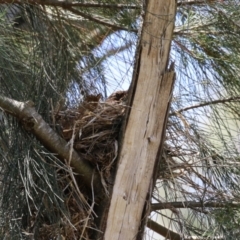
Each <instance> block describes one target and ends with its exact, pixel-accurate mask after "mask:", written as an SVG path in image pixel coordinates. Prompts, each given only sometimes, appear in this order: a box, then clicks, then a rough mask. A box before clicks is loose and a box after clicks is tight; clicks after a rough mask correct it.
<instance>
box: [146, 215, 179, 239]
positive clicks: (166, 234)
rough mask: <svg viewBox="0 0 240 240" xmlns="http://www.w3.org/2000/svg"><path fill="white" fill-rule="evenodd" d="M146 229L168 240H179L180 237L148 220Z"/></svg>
mask: <svg viewBox="0 0 240 240" xmlns="http://www.w3.org/2000/svg"><path fill="white" fill-rule="evenodd" d="M147 227H148V228H150V229H151V230H153V231H154V232H156V233H158V234H160V235H161V236H163V237H165V238H166V239H169V240H181V239H182V237H181V235H180V234H178V233H176V232H174V231H171V230H169V229H168V228H165V227H164V226H162V225H160V224H158V223H156V222H154V221H153V220H151V219H148V221H147Z"/></svg>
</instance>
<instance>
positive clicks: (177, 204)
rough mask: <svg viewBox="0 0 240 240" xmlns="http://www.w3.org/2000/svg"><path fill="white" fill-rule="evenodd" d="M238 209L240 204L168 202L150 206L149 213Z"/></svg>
mask: <svg viewBox="0 0 240 240" xmlns="http://www.w3.org/2000/svg"><path fill="white" fill-rule="evenodd" d="M203 207H208V208H224V207H231V208H239V207H240V202H195V201H185V202H168V203H153V204H152V205H151V211H156V210H161V209H169V208H203Z"/></svg>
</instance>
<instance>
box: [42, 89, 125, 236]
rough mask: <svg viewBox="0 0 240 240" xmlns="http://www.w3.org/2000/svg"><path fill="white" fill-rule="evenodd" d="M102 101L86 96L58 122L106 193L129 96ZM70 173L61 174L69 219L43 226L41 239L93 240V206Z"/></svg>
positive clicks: (116, 95)
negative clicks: (95, 172)
mask: <svg viewBox="0 0 240 240" xmlns="http://www.w3.org/2000/svg"><path fill="white" fill-rule="evenodd" d="M100 97H101V96H100V95H97V96H92V95H91V96H87V97H86V98H85V100H84V101H83V102H82V103H81V104H80V105H79V107H78V108H74V109H67V110H65V111H58V112H57V113H56V114H55V119H56V124H57V125H58V128H59V129H60V131H59V133H60V135H61V136H62V137H63V138H64V139H65V140H66V141H67V142H68V143H69V144H72V146H73V148H74V149H75V150H76V151H77V152H78V154H79V155H80V157H81V158H82V159H84V160H86V161H88V162H90V164H91V165H92V166H93V167H94V168H95V169H96V171H98V172H99V173H100V176H101V178H102V182H103V183H104V184H105V186H104V187H105V189H106V190H107V189H108V186H109V183H110V182H111V181H110V176H111V174H110V173H111V170H112V169H113V166H114V164H115V162H116V161H115V160H116V158H117V154H118V137H119V131H120V127H121V123H122V120H123V116H124V114H125V110H126V104H125V101H126V97H127V93H126V92H125V91H119V92H116V93H114V94H112V95H111V96H110V97H109V98H108V99H107V100H106V101H105V102H101V101H100ZM70 171H71V170H69V168H68V169H67V168H66V169H64V170H63V169H59V170H58V172H59V174H58V175H59V181H58V182H59V185H60V187H61V189H63V191H64V193H65V206H66V209H68V215H69V216H67V217H63V218H62V220H61V222H60V223H56V224H49V225H48V224H45V223H44V224H42V226H41V228H40V229H39V239H50V238H51V239H66V240H67V239H69V240H70V239H91V236H90V234H89V232H90V231H89V229H92V228H94V227H95V226H94V221H93V218H94V211H93V209H92V208H91V204H92V203H91V201H89V199H87V197H86V196H85V193H84V189H82V188H81V187H82V186H81V184H78V182H77V181H75V177H74V176H75V175H74V173H73V172H70Z"/></svg>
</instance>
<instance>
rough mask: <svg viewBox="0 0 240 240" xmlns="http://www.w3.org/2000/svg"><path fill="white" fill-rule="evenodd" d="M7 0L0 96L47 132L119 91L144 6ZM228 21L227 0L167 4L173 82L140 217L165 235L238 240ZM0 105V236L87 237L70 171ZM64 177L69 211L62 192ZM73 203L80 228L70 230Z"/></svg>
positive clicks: (233, 8) (83, 200)
mask: <svg viewBox="0 0 240 240" xmlns="http://www.w3.org/2000/svg"><path fill="white" fill-rule="evenodd" d="M7 2H8V1H0V4H1V14H0V33H1V34H0V96H1V97H2V96H3V97H4V96H5V97H7V98H8V99H13V100H17V101H19V102H27V101H32V102H33V103H34V107H35V110H36V111H37V112H38V114H40V115H41V116H42V118H43V120H44V121H45V122H46V123H48V124H49V126H50V127H51V128H52V129H53V130H54V131H55V132H56V133H58V131H59V130H58V126H57V125H56V124H55V122H54V116H53V112H56V111H58V110H60V109H61V110H62V109H64V110H67V109H72V108H74V107H77V106H79V104H80V103H81V102H83V101H84V99H85V97H87V96H89V95H97V94H98V93H101V94H102V96H103V99H102V101H103V100H105V98H106V97H107V95H109V94H110V93H111V92H113V91H115V90H116V89H122V88H126V80H125V85H123V79H127V78H128V79H129V78H130V77H129V76H131V67H132V66H133V62H134V56H135V54H134V50H135V48H136V45H137V40H138V37H139V35H138V34H137V32H138V28H139V27H141V21H142V17H143V15H144V10H145V9H146V6H145V1H144V2H143V3H142V2H141V1H137V0H136V1H134V0H132V1H131V2H130V1H115V0H112V1H100V2H94V3H92V2H91V3H88V2H86V1H84V2H83V1H73V2H70V1H61V2H60V1H21V3H19V1H9V3H7ZM239 15H240V4H239V3H238V1H234V0H229V1H227V0H223V1H217V0H216V1H210V0H209V1H207V0H203V1H178V3H177V14H176V17H175V29H174V35H173V39H172V49H171V54H170V59H169V63H170V62H174V65H175V70H176V83H175V88H174V93H173V98H172V102H171V110H170V113H169V119H168V125H167V131H166V136H165V139H166V144H165V147H164V151H163V153H162V155H161V157H160V159H159V166H157V167H158V173H157V180H156V182H155V188H154V191H153V193H152V198H151V202H150V203H149V204H150V209H151V215H150V216H149V218H150V217H151V219H152V220H148V221H147V226H148V227H149V228H151V229H152V230H153V231H154V232H156V233H159V234H160V235H162V236H163V237H165V238H167V239H191V237H195V239H227V240H229V239H238V238H239V237H238V236H239V230H238V229H239V223H240V216H239V207H240V202H239V197H240V189H239V180H240V179H239V176H240V172H239V171H240V168H239V159H240V156H239V152H240V145H239V116H240V115H239V110H240V109H239V100H240V81H239V72H240V69H239V68H240V58H239V48H240V43H239V39H240V36H239V35H240V21H239V18H240V16H239ZM112 66H114V67H115V69H118V70H115V71H113V68H112ZM128 74H129V75H128ZM146 81H147V79H146ZM143 97H145V96H143ZM0 99H2V98H0ZM4 106H5V105H4V104H3V103H2V102H1V101H0V128H1V131H0V156H1V161H0V181H1V182H0V190H1V199H0V204H1V205H0V206H1V208H0V216H1V217H0V239H51V238H54V237H55V238H56V237H57V236H58V239H64V238H65V239H75V238H76V236H78V237H81V238H83V239H84V238H86V239H94V237H93V236H95V233H94V231H93V230H92V229H91V228H90V227H92V226H94V227H96V226H97V225H98V223H97V222H95V220H94V219H96V215H97V214H98V213H96V212H95V210H96V211H97V209H96V206H94V204H93V203H94V201H95V200H96V199H95V200H94V199H93V196H94V194H92V193H91V188H90V189H88V190H86V191H85V189H83V190H82V188H81V187H82V186H80V185H81V184H79V182H77V183H75V182H74V179H75V176H73V175H72V171H71V169H70V167H69V165H68V164H67V163H66V162H62V161H60V160H59V159H58V157H57V155H56V154H57V153H56V152H51V151H49V149H47V148H46V146H43V144H42V142H41V141H39V139H37V138H36V136H35V135H34V134H33V133H31V132H29V131H26V128H25V127H24V126H23V122H22V121H19V119H18V116H16V114H13V112H11V111H9V109H7V107H4ZM69 144H71V142H70V141H69ZM59 172H60V173H59ZM63 173H65V175H64V174H63ZM66 173H68V178H69V186H70V187H69V186H64V187H66V188H67V191H72V192H71V195H73V196H74V198H71V199H76V202H74V203H68V202H67V201H68V200H69V199H70V198H69V195H70V194H69V192H67V193H66V191H63V186H62V185H61V183H62V180H61V177H64V176H66V175H67V174H66ZM76 178H77V177H76ZM76 185H77V186H79V188H80V190H79V191H78V190H77V188H76ZM103 185H104V184H103ZM69 189H70V190H69ZM81 191H83V192H84V193H86V196H83V195H82V193H81ZM89 192H90V193H89ZM96 201H97V200H96ZM71 204H72V205H71ZM74 204H76V205H77V206H78V210H79V212H78V214H80V212H81V213H82V215H81V216H82V218H81V219H78V221H77V222H78V224H79V225H81V228H79V226H75V225H73V223H71V220H72V219H73V218H74V217H73V215H74V214H73V212H71V209H70V208H71V206H73V205H74ZM98 204H99V203H98ZM100 212H101V211H100ZM77 217H78V216H77V214H76V218H77ZM152 221H155V223H157V224H153V222H152ZM52 226H54V229H55V232H54V233H53V231H52ZM64 228H67V229H64ZM42 229H45V234H46V235H43V233H42ZM63 229H64V230H63ZM76 229H81V231H82V232H81V234H80V235H78V234H79V233H77V230H76ZM47 230H49V231H47ZM66 233H67V234H68V235H65V234H66ZM144 237H145V238H146V239H150V237H154V236H153V235H152V232H149V231H146V234H145V236H144Z"/></svg>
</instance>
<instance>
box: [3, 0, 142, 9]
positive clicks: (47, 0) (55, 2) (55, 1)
mask: <svg viewBox="0 0 240 240" xmlns="http://www.w3.org/2000/svg"><path fill="white" fill-rule="evenodd" d="M24 2H25V3H29V4H41V5H48V6H54V7H82V8H83V7H84V8H114V9H140V6H138V5H135V4H107V3H106V4H105V3H94V2H92V3H80V2H77V1H74V2H73V1H68V0H65V1H59V0H28V1H21V0H0V3H11V4H13V3H17V4H22V3H24Z"/></svg>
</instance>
